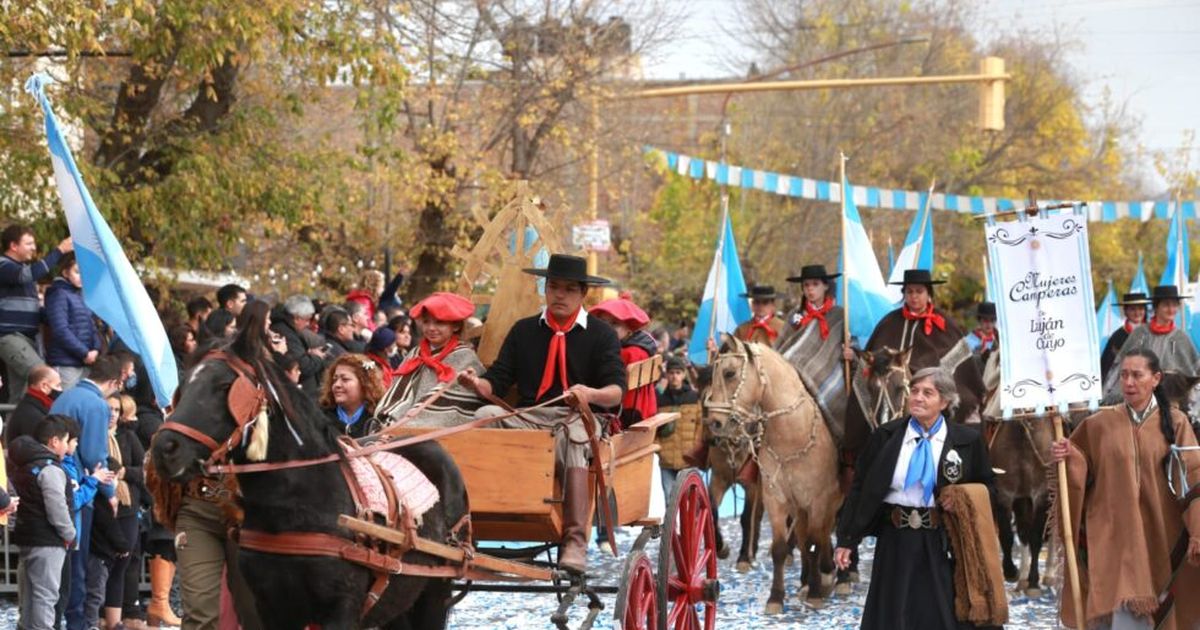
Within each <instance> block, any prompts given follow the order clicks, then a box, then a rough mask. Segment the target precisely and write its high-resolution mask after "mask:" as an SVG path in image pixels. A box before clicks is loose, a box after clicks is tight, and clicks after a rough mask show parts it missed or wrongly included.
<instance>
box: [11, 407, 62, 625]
mask: <svg viewBox="0 0 1200 630" xmlns="http://www.w3.org/2000/svg"><path fill="white" fill-rule="evenodd" d="M69 442H70V435H69V432H68V430H67V423H66V418H65V417H64V416H60V415H49V416H46V417H45V418H43V419H42V420H41V421H40V422H39V423H38V425H37V426H36V427H35V428H34V433H33V437H30V436H27V435H26V436H21V437H19V438H17V439H15V440H13V442H12V443H11V444H9V446H8V451H9V458H10V459H11V460H12V465H13V471H14V472H13V479H12V481H13V486H14V487H15V488H16V490H17V493H18V495H19V496H20V497H21V498H22V503H23V505H22V506H21V511H20V512H18V513H17V519H16V524H15V526H14V527H13V532H12V541H13V543H14V544H16V545H17V547H18V548H19V550H20V551H19V553H20V563H19V565H18V567H17V585H18V586H17V588H18V592H19V595H18V608H19V614H20V617H19V621H18V624H19V625H20V627H21V628H24V629H25V630H50V629H51V628H53V627H54V605H55V604H56V603H57V602H58V587H59V582H60V581H61V580H62V567H63V564H64V563H65V562H66V559H67V549H68V548H69V547H70V546H71V545H72V544H73V543H74V542H75V535H76V530H75V524H74V522H73V521H72V519H71V507H72V503H73V499H72V491H71V484H70V481H69V479H68V478H67V473H66V471H65V470H63V467H62V458H63V456H64V455H66V453H67V447H68V443H69Z"/></svg>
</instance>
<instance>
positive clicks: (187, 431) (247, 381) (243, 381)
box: [159, 350, 267, 469]
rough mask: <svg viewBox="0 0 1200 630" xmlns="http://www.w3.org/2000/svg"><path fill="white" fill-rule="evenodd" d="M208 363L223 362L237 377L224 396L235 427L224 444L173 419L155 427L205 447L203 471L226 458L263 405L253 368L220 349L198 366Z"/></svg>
mask: <svg viewBox="0 0 1200 630" xmlns="http://www.w3.org/2000/svg"><path fill="white" fill-rule="evenodd" d="M210 360H214V361H220V362H222V363H224V364H225V365H227V366H229V369H231V370H233V372H234V374H237V377H236V378H235V379H234V380H233V383H232V384H230V386H229V393H228V394H227V395H226V397H225V404H226V407H228V409H229V413H230V415H232V416H233V420H234V422H235V423H236V425H237V426H236V427H234V429H233V431H231V432H230V433H229V437H227V438H225V441H224V442H220V443H218V442H217V440H215V439H213V438H212V437H210V436H209V435H207V434H206V433H204V432H202V431H200V430H198V429H195V428H193V427H189V426H188V425H186V424H182V423H180V422H176V421H174V420H168V421H167V422H164V423H163V425H162V426H161V427H160V428H159V431H175V432H176V433H180V434H182V435H184V436H187V437H189V438H191V439H193V440H195V441H197V442H199V443H201V444H203V445H204V446H206V447H208V450H209V451H210V454H209V456H208V459H206V460H205V461H204V463H203V464H202V465H201V468H204V469H207V468H208V467H209V466H212V465H214V464H220V463H222V462H224V461H225V459H226V458H227V457H228V456H229V451H230V450H231V449H232V448H233V447H234V446H236V445H237V444H238V443H239V442H240V441H241V439H242V438H243V437H244V436H245V435H246V433H247V432H248V431H249V430H250V428H251V427H252V426H253V424H254V422H255V421H256V419H257V418H258V415H259V413H260V412H261V411H262V410H263V409H264V407H265V406H266V404H267V394H266V391H265V390H264V389H263V386H262V382H261V381H260V380H259V378H258V373H257V372H256V371H255V369H254V366H252V365H250V364H249V363H247V362H246V361H244V360H242V359H240V358H238V357H236V356H234V355H232V354H229V353H228V352H225V351H223V350H214V351H212V352H210V353H208V354H206V355H204V358H203V359H201V360H200V363H205V362H208V361H210ZM175 396H176V398H178V397H179V390H176V392H175ZM176 402H178V400H177V401H176ZM171 415H172V416H174V415H175V414H174V413H172V414H171Z"/></svg>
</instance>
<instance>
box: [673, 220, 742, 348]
mask: <svg viewBox="0 0 1200 630" xmlns="http://www.w3.org/2000/svg"><path fill="white" fill-rule="evenodd" d="M745 293H746V278H745V277H744V276H743V275H742V263H741V261H740V260H738V253H737V243H736V242H734V240H733V222H732V221H731V220H730V219H729V216H728V215H726V216H725V225H724V226H722V228H721V236H720V238H719V239H717V251H716V253H715V254H714V255H713V264H712V268H710V269H709V270H708V281H706V282H705V283H704V298H703V300H701V302H700V313H699V314H698V315H697V316H696V327H695V328H693V329H692V338H691V340H690V341H689V342H688V359H689V360H690V361H691V362H692V363H695V364H696V365H707V364H708V339H709V331H710V330H712V331H713V332H714V334H713V337H714V340H716V341H718V342H719V341H720V334H721V333H729V334H732V333H733V331H734V329H736V328H737V327H738V324H741V323H742V322H744V321H747V320H749V319H750V318H751V317H752V316H753V314H752V313H751V312H750V302H749V301H748V300H747V299H746V298H744V297H742V295H743V294H745ZM714 315H715V317H716V322H717V324H716V326H715V327H713V325H712V322H713V317H714Z"/></svg>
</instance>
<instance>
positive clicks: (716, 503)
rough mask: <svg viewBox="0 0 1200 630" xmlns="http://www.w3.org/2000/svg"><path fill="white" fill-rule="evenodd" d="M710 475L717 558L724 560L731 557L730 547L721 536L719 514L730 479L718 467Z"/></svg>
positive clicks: (709, 495)
mask: <svg viewBox="0 0 1200 630" xmlns="http://www.w3.org/2000/svg"><path fill="white" fill-rule="evenodd" d="M709 475H710V476H709V478H708V500H709V502H710V504H711V505H712V518H713V528H714V529H715V530H716V535H717V536H716V540H715V542H716V545H717V557H718V558H720V559H722V560H724V559H725V558H728V557H729V545H728V544H727V543H726V542H725V537H724V536H722V535H721V519H720V517H719V516H718V514H719V513H720V511H721V500H722V499H724V498H725V491H726V490H728V489H729V479H727V478H725V476H724V475H722V474H721V471H720V468H719V467H718V466H716V465H713V467H712V469H711V472H710V473H709ZM743 536H744V534H743Z"/></svg>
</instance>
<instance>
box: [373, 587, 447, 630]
mask: <svg viewBox="0 0 1200 630" xmlns="http://www.w3.org/2000/svg"><path fill="white" fill-rule="evenodd" d="M450 597H451V589H450V580H442V579H431V580H428V581H427V582H426V584H425V588H424V589H422V590H421V595H420V596H419V597H418V598H417V601H416V602H414V603H413V606H412V608H411V609H409V611H408V612H407V613H405V614H403V615H400V616H399V617H398V618H397V619H395V620H394V621H392V622H391V623H389V624H386V625H385V626H383V627H384V628H385V630H444V628H445V627H446V618H447V617H448V616H449V614H450V609H449V608H447V607H446V603H447V602H448V601H450Z"/></svg>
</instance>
